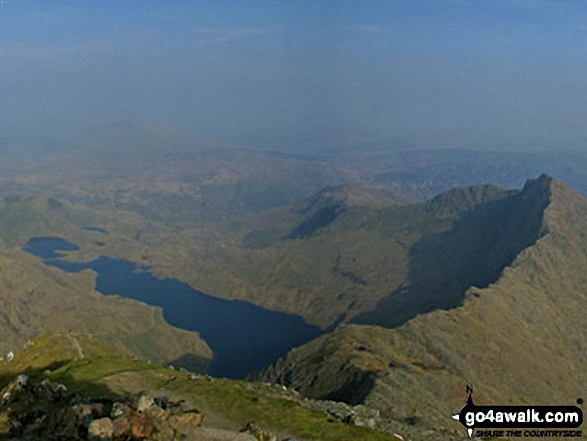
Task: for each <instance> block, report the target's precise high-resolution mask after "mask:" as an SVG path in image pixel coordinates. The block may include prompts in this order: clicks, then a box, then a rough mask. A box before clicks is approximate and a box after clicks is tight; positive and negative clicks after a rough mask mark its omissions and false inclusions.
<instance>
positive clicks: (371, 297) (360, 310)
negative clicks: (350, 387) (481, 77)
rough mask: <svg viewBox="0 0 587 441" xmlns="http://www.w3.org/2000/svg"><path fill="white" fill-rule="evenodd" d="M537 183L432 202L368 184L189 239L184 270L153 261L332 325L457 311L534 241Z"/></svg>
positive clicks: (210, 287)
mask: <svg viewBox="0 0 587 441" xmlns="http://www.w3.org/2000/svg"><path fill="white" fill-rule="evenodd" d="M535 187H536V186H533V185H529V186H528V187H527V188H526V189H524V190H523V191H522V190H505V189H502V188H499V187H495V186H490V185H486V186H473V187H465V188H459V189H454V190H451V191H449V192H447V193H444V194H442V195H439V196H438V197H436V198H435V199H433V200H431V201H428V202H423V203H409V202H406V200H405V199H403V198H401V197H398V196H397V195H395V194H393V193H390V192H388V191H383V190H374V189H370V188H361V187H342V188H334V189H326V190H324V191H322V192H319V193H317V194H316V195H315V196H313V197H311V198H309V199H307V200H306V201H305V202H303V203H299V204H293V205H290V206H288V207H281V208H279V209H274V210H270V211H266V212H264V213H260V214H258V215H255V216H254V217H251V216H249V217H245V218H241V219H239V222H238V223H237V222H236V221H235V222H232V224H230V225H228V224H223V225H219V226H217V231H222V232H223V236H222V238H221V239H220V238H219V239H218V241H215V240H213V239H212V238H213V237H214V236H213V233H211V234H210V235H206V238H205V240H206V241H207V243H206V245H203V246H199V245H198V244H201V243H202V242H203V240H201V239H199V237H202V235H201V233H199V234H198V236H199V237H198V236H196V234H195V232H191V233H188V232H187V231H185V232H184V234H185V236H183V238H184V240H183V241H182V240H178V241H177V242H178V246H179V247H180V248H181V247H182V245H181V244H180V242H183V244H188V243H191V244H194V245H193V247H194V248H197V250H198V251H197V253H190V254H187V253H186V255H184V258H183V259H182V261H180V262H177V261H175V262H172V261H170V260H167V261H164V260H163V259H159V258H158V253H154V256H153V260H152V262H151V263H152V264H153V267H154V268H155V270H156V271H160V272H161V274H171V275H173V276H175V277H178V278H182V277H187V278H188V279H187V280H188V281H190V283H192V284H194V285H195V286H198V287H199V288H200V289H202V290H203V291H205V292H208V293H212V294H213V295H216V296H220V297H226V298H235V299H243V300H248V301H251V302H253V303H257V304H260V305H262V306H264V307H266V308H269V309H279V310H282V311H286V312H293V313H297V314H300V315H302V316H304V317H305V318H306V320H308V321H309V322H310V323H312V324H316V325H318V326H321V327H322V328H324V329H327V328H329V327H331V326H333V325H335V324H337V323H340V322H343V323H348V322H351V321H361V322H367V323H379V324H385V325H392V324H399V323H402V322H403V321H405V320H408V319H409V318H411V317H413V316H414V315H417V314H418V313H421V312H425V311H426V310H429V309H435V308H447V307H453V306H456V305H458V304H459V303H460V302H461V301H462V299H463V297H464V291H465V290H466V288H468V287H469V286H471V285H472V284H476V285H479V286H483V285H486V284H488V283H491V282H493V281H494V280H495V279H496V278H497V277H498V275H499V273H500V271H501V269H502V268H503V267H504V266H505V265H507V264H509V263H511V261H512V259H513V258H514V257H515V256H516V255H517V254H518V253H519V251H521V250H522V249H523V248H524V247H526V246H528V245H529V244H531V243H532V242H533V241H535V240H536V238H537V237H538V235H539V234H540V231H539V230H540V228H539V219H538V218H537V217H539V211H540V202H537V204H538V206H536V207H532V206H530V202H524V201H526V199H528V198H530V199H532V197H531V193H532V192H533V191H535V190H534V189H535ZM526 211H527V213H526ZM526 214H527V215H528V216H529V217H532V216H534V218H535V219H533V220H532V221H530V222H528V223H527V224H528V227H527V231H524V232H523V234H522V235H520V234H518V232H517V231H516V228H517V225H518V224H517V223H516V222H518V223H519V222H522V223H525V222H526V220H527V219H526V218H525V217H524V216H525V215H526ZM508 225H509V227H507V226H508ZM504 227H507V228H509V230H508V232H507V234H505V235H504V234H503V233H504V231H503V228H504ZM211 229H212V228H210V230H211ZM210 230H208V231H210ZM183 246H185V245H183ZM481 255H490V256H492V257H491V258H490V259H485V260H479V257H478V256H481ZM188 268H189V274H188ZM446 275H448V277H446ZM439 288H440V289H439ZM449 293H450V296H447V294H449ZM414 299H419V300H416V301H415V302H414ZM385 303H389V304H390V305H391V304H395V306H390V308H387V309H385V308H383V309H385V310H386V311H389V310H391V309H393V310H394V313H393V314H391V315H390V314H386V315H385V317H381V316H378V313H377V311H379V310H382V308H380V307H378V305H380V304H385Z"/></svg>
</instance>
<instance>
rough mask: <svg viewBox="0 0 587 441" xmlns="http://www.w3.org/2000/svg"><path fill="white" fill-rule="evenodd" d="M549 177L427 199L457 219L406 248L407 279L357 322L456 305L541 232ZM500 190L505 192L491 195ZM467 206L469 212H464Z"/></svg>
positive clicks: (391, 321)
mask: <svg viewBox="0 0 587 441" xmlns="http://www.w3.org/2000/svg"><path fill="white" fill-rule="evenodd" d="M548 182H549V178H548V177H546V176H543V177H541V178H540V179H539V180H536V181H529V182H528V183H527V184H526V186H525V187H524V189H523V190H522V191H520V192H517V191H513V192H508V193H504V192H503V190H499V189H497V188H495V187H491V186H479V187H469V188H463V189H456V190H453V191H451V192H448V193H446V194H443V195H441V196H439V197H437V198H435V199H434V200H432V201H430V202H429V203H428V204H427V205H426V206H427V208H428V209H429V210H430V211H431V212H433V213H434V214H435V216H438V217H455V216H459V212H460V213H462V214H461V215H460V217H458V218H457V220H456V222H455V223H454V225H453V226H452V228H451V229H450V230H448V231H445V232H442V233H438V234H431V235H425V236H423V237H422V238H421V239H420V240H418V241H417V242H416V243H415V244H414V245H412V247H411V248H410V249H409V270H408V283H407V284H405V285H403V286H401V287H400V288H399V289H397V290H395V291H393V292H392V293H390V294H389V295H388V296H387V297H386V298H384V299H383V300H381V301H380V302H379V304H378V305H377V307H376V309H375V311H372V312H368V313H365V314H362V315H360V316H358V317H357V318H355V319H354V322H356V323H370V324H380V325H383V326H387V327H395V326H399V325H401V324H402V323H404V322H405V321H407V320H409V319H411V318H413V317H415V316H417V315H418V314H422V313H426V312H430V311H433V310H435V309H449V308H455V307H457V306H459V305H460V304H461V303H462V301H463V299H464V297H465V292H466V291H467V289H469V288H470V287H473V286H475V287H478V288H485V287H487V286H488V285H489V284H491V283H494V282H495V281H497V279H498V278H499V275H500V274H501V272H502V270H503V269H504V268H505V267H506V266H507V265H509V264H511V263H512V262H513V260H514V259H515V257H516V256H517V255H518V254H519V253H520V252H521V251H522V250H523V249H525V248H527V247H528V246H530V245H532V244H533V243H535V242H536V240H538V238H539V237H540V236H541V234H542V233H543V228H542V216H543V212H544V209H545V208H546V206H547V205H548V202H549V190H548ZM498 195H500V196H505V197H502V198H497V199H496V198H495V197H497V196H498ZM467 208H470V210H469V211H466V210H467Z"/></svg>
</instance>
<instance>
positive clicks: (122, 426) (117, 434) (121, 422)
mask: <svg viewBox="0 0 587 441" xmlns="http://www.w3.org/2000/svg"><path fill="white" fill-rule="evenodd" d="M130 433H131V424H130V420H129V419H128V418H127V417H126V416H119V417H118V418H116V419H115V420H114V421H113V422H112V437H113V438H123V437H126V436H129V435H130Z"/></svg>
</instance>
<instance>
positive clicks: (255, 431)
mask: <svg viewBox="0 0 587 441" xmlns="http://www.w3.org/2000/svg"><path fill="white" fill-rule="evenodd" d="M241 432H248V433H250V434H251V435H253V436H254V437H255V438H256V439H257V440H259V441H277V437H276V436H275V435H273V434H272V433H271V432H268V431H266V430H263V429H261V428H260V427H259V426H258V425H257V423H254V422H250V423H248V424H247V425H246V426H245V428H244V429H242V430H241Z"/></svg>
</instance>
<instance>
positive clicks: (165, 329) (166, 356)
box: [0, 197, 212, 370]
mask: <svg viewBox="0 0 587 441" xmlns="http://www.w3.org/2000/svg"><path fill="white" fill-rule="evenodd" d="M90 219H95V217H93V218H92V217H90V216H89V215H88V213H85V212H84V211H83V210H81V211H80V210H77V209H74V208H72V207H71V206H69V205H68V204H63V203H61V202H59V201H57V200H55V199H47V198H42V197H11V198H9V199H8V200H5V201H4V203H3V204H2V206H1V207H0V238H1V239H2V240H3V244H2V246H0V290H1V295H0V332H1V334H2V341H1V342H0V350H2V351H8V350H10V349H12V348H13V347H15V346H17V345H20V344H22V343H23V342H24V341H25V340H26V339H27V338H30V337H32V336H35V335H38V334H39V333H42V332H44V331H62V332H63V331H67V330H70V329H71V330H75V331H77V332H89V333H92V334H93V335H95V336H96V337H97V338H98V339H100V340H102V341H104V342H108V343H109V344H111V345H113V346H114V347H116V348H117V349H119V350H121V351H124V352H127V353H133V354H136V355H139V356H142V357H146V358H148V359H151V360H153V361H157V362H160V363H164V362H171V361H173V360H175V359H177V358H179V357H181V356H183V355H184V354H186V353H189V354H192V355H193V356H194V357H192V361H193V362H194V363H193V365H191V366H190V367H192V368H193V369H196V370H202V369H204V368H205V367H206V365H207V364H208V363H209V361H210V359H211V357H212V354H211V351H210V349H209V348H208V346H207V345H206V343H205V342H203V341H202V340H201V339H200V338H199V336H198V335H197V334H196V333H192V332H186V331H183V330H179V329H176V328H172V327H171V326H169V325H167V324H166V323H165V321H164V319H163V316H162V313H161V311H160V310H159V309H157V308H153V307H149V306H147V305H144V304H141V303H139V302H136V301H133V300H129V299H123V298H118V297H115V296H110V297H105V296H103V295H101V294H99V293H97V292H95V291H94V289H93V285H94V274H93V273H92V272H91V271H84V272H82V273H81V274H67V273H64V272H63V271H60V270H58V269H56V268H52V267H47V266H45V265H44V264H43V263H42V262H41V261H40V260H39V259H38V258H36V257H34V256H31V255H29V254H28V253H25V252H24V251H22V250H21V249H20V246H22V245H23V244H24V243H25V241H26V240H27V238H29V237H31V236H43V235H57V236H62V237H67V238H71V237H73V238H78V239H80V241H79V242H78V243H80V244H82V245H83V244H84V243H94V242H95V239H96V238H98V236H99V233H91V232H88V231H86V230H84V229H83V228H82V226H83V225H84V224H85V225H91V224H89V223H88V222H87V221H88V220H90ZM84 221H85V222H84ZM82 238H83V240H82ZM94 246H96V245H95V243H94Z"/></svg>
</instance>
